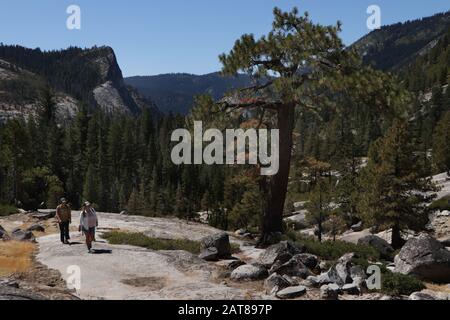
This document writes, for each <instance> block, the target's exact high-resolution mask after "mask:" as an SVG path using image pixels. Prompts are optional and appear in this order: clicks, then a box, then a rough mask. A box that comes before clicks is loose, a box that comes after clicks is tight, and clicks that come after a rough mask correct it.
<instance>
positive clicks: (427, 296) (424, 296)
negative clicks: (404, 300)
mask: <svg viewBox="0 0 450 320" xmlns="http://www.w3.org/2000/svg"><path fill="white" fill-rule="evenodd" d="M409 300H437V299H436V297H435V296H432V295H430V294H428V293H424V292H414V293H413V294H411V295H410V296H409Z"/></svg>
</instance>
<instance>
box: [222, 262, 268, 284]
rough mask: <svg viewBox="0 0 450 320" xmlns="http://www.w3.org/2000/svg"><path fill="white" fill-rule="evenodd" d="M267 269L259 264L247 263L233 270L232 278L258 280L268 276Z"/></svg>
mask: <svg viewBox="0 0 450 320" xmlns="http://www.w3.org/2000/svg"><path fill="white" fill-rule="evenodd" d="M268 275H269V273H268V272H267V269H266V268H264V267H263V266H261V265H257V264H253V265H250V264H246V265H243V266H240V267H238V268H236V269H234V270H233V272H232V273H231V280H234V281H257V280H262V279H265V278H267V276H268Z"/></svg>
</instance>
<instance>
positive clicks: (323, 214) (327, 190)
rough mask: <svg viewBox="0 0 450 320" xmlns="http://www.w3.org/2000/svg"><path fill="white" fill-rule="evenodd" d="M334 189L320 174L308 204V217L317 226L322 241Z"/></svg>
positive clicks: (330, 210) (330, 209)
mask: <svg viewBox="0 0 450 320" xmlns="http://www.w3.org/2000/svg"><path fill="white" fill-rule="evenodd" d="M332 199H333V198H332V190H331V185H330V182H329V181H328V179H327V178H323V177H321V176H319V177H318V178H317V180H316V181H315V183H314V188H313V189H312V191H311V193H310V196H309V202H308V204H307V209H308V213H307V215H306V219H307V220H308V221H309V222H310V223H312V224H314V225H316V226H317V237H318V239H319V242H322V235H323V232H324V228H323V224H324V222H325V221H326V219H327V218H328V217H329V216H330V214H331V212H332V210H333V208H332Z"/></svg>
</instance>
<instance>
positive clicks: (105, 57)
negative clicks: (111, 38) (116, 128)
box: [0, 45, 159, 118]
mask: <svg viewBox="0 0 450 320" xmlns="http://www.w3.org/2000/svg"><path fill="white" fill-rule="evenodd" d="M0 59H1V61H2V62H1V63H0V112H1V113H2V114H3V117H4V118H7V117H10V116H14V115H15V114H20V113H22V114H25V115H29V114H30V113H35V112H36V109H37V108H38V106H37V100H38V98H39V93H40V90H41V89H42V87H44V86H45V85H46V84H48V85H50V86H51V87H52V89H53V90H54V91H55V92H56V93H57V95H58V96H64V100H70V101H71V111H70V112H68V113H67V112H66V115H67V116H70V115H72V114H73V113H74V112H75V111H76V108H77V106H78V105H79V104H80V103H85V104H87V105H88V106H89V107H90V108H91V109H93V110H94V109H96V108H101V109H102V110H104V111H105V112H108V113H110V114H116V113H119V114H138V113H140V112H141V111H142V109H143V108H149V109H151V110H152V111H153V112H154V113H158V112H159V111H158V110H157V108H156V106H155V105H154V104H153V103H152V102H151V101H150V100H149V99H146V100H145V99H143V98H142V97H139V96H138V95H137V93H136V92H132V90H130V88H128V87H127V86H126V84H125V82H124V80H123V77H122V71H121V70H120V67H119V65H118V63H117V59H116V56H115V54H114V51H113V49H111V48H110V47H94V48H91V49H81V48H76V47H70V48H68V49H66V50H58V51H41V50H40V49H28V48H24V47H21V46H6V45H0ZM74 105H75V107H74ZM59 107H61V108H64V106H63V105H61V106H59ZM74 109H75V110H74ZM63 113H64V112H63Z"/></svg>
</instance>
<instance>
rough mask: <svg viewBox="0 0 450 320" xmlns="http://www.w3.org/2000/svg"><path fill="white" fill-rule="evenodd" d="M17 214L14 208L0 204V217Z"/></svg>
mask: <svg viewBox="0 0 450 320" xmlns="http://www.w3.org/2000/svg"><path fill="white" fill-rule="evenodd" d="M17 212H19V211H18V210H17V208H16V207H14V206H11V205H8V204H1V203H0V217H6V216H9V215H12V214H15V213H17Z"/></svg>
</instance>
